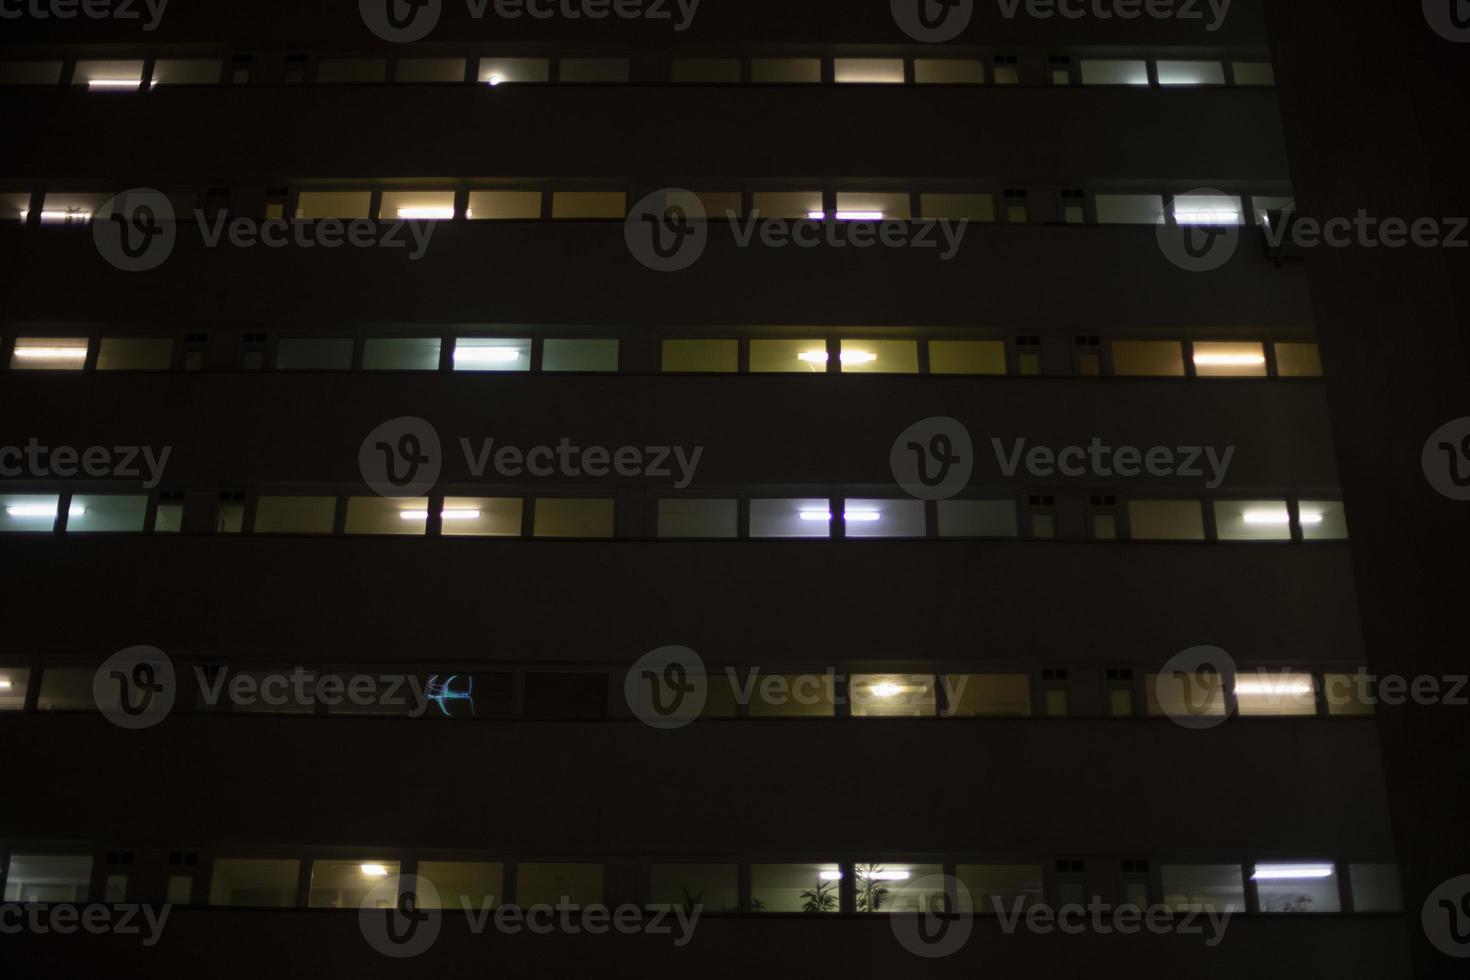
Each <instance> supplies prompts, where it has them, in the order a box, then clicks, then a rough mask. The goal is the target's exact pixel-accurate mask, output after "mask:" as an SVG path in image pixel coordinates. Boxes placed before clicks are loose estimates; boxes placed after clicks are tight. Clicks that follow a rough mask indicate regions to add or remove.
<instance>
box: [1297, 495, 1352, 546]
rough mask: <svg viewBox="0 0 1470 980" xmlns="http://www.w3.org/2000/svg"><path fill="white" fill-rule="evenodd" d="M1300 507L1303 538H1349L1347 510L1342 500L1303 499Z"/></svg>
mask: <svg viewBox="0 0 1470 980" xmlns="http://www.w3.org/2000/svg"><path fill="white" fill-rule="evenodd" d="M1298 509H1299V511H1300V514H1301V523H1302V538H1303V540H1306V541H1346V540H1347V537H1348V527H1347V511H1346V510H1344V509H1343V506H1342V501H1340V500H1303V501H1302V502H1301V503H1300V504H1299V505H1298Z"/></svg>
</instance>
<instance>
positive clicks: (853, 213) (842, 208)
mask: <svg viewBox="0 0 1470 980" xmlns="http://www.w3.org/2000/svg"><path fill="white" fill-rule="evenodd" d="M818 210H820V209H818ZM911 216H912V212H911V211H910V209H909V196H908V195H907V194H885V193H876V192H871V191H865V192H858V191H839V192H838V193H837V218H838V220H839V221H882V220H883V219H885V218H889V219H895V220H901V221H907V220H909V218H910V217H911Z"/></svg>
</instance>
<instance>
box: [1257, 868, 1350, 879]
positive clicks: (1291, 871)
mask: <svg viewBox="0 0 1470 980" xmlns="http://www.w3.org/2000/svg"><path fill="white" fill-rule="evenodd" d="M1332 874H1333V870H1332V865H1330V864H1258V865H1256V870H1255V873H1254V874H1252V875H1251V880H1252V881H1296V880H1299V879H1306V878H1331V877H1332Z"/></svg>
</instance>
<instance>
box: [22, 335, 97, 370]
mask: <svg viewBox="0 0 1470 980" xmlns="http://www.w3.org/2000/svg"><path fill="white" fill-rule="evenodd" d="M89 346H90V345H89V343H88V341H87V338H85V337H17V338H15V349H14V350H12V351H11V352H10V367H11V370H15V371H80V370H81V369H82V368H83V367H85V366H86V364H87V348H88V347H89Z"/></svg>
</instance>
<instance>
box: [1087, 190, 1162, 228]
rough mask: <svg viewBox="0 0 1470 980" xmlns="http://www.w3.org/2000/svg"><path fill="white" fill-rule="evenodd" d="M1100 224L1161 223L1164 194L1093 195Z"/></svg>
mask: <svg viewBox="0 0 1470 980" xmlns="http://www.w3.org/2000/svg"><path fill="white" fill-rule="evenodd" d="M1093 204H1094V206H1095V207H1096V209H1097V223H1098V224H1100V225H1161V224H1163V223H1164V197H1163V195H1162V194H1097V195H1094V197H1093Z"/></svg>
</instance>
